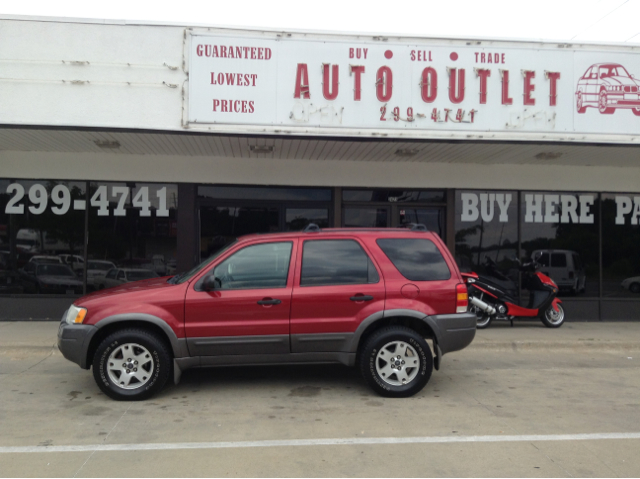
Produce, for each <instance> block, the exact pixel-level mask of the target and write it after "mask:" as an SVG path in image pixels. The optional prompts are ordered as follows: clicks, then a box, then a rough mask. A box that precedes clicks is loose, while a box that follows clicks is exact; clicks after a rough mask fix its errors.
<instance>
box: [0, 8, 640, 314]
mask: <svg viewBox="0 0 640 479" xmlns="http://www.w3.org/2000/svg"><path fill="white" fill-rule="evenodd" d="M0 26H1V28H0V39H1V40H2V41H0V65H1V68H2V69H1V73H0V105H2V107H1V108H0V118H1V119H0V262H1V264H0V268H1V269H0V305H2V306H3V307H2V308H0V309H1V310H2V311H4V312H3V313H2V316H3V318H4V317H6V318H9V317H11V318H23V317H24V318H41V317H56V316H57V315H59V314H62V311H63V310H64V308H65V307H66V305H68V303H69V301H70V299H71V298H72V297H76V296H77V295H78V294H80V293H81V292H83V291H90V290H92V289H94V288H96V287H100V284H98V282H96V280H95V277H99V276H100V275H101V274H105V271H104V270H103V271H102V273H101V272H100V268H105V264H109V263H111V264H113V265H116V266H118V267H122V268H137V269H148V270H150V271H153V272H154V273H157V274H161V275H164V274H172V273H173V272H174V271H182V270H186V269H188V268H190V267H192V266H193V265H194V264H196V263H197V262H198V261H199V260H200V259H201V258H203V257H206V256H208V255H209V254H211V253H213V252H214V251H216V250H217V249H219V248H220V247H222V246H224V244H226V243H228V242H229V241H231V240H233V239H234V238H235V237H237V236H239V235H242V234H247V233H254V232H268V231H283V230H292V229H300V228H303V227H304V226H305V225H306V224H308V223H309V222H314V223H317V224H319V225H320V226H325V227H327V226H348V227H389V226H399V225H402V224H406V223H412V222H419V223H425V224H426V225H427V226H428V227H429V228H430V229H432V230H435V231H437V232H438V233H439V234H440V235H441V236H442V238H443V239H444V240H445V242H446V243H447V245H448V246H449V248H450V249H451V250H452V251H454V253H455V256H456V259H457V260H458V263H459V265H460V267H461V268H463V269H473V270H477V271H481V270H482V268H483V263H484V261H485V257H487V256H489V257H490V258H491V259H493V260H495V261H496V262H497V263H498V264H499V265H500V267H501V270H502V271H503V272H504V278H505V281H507V280H509V281H512V283H513V284H514V285H515V288H516V289H518V287H517V285H518V278H517V271H516V268H515V263H514V261H513V259H514V258H515V257H519V258H521V259H527V258H530V257H531V256H532V255H533V254H537V255H541V261H542V263H543V270H545V272H548V273H549V274H550V275H551V276H552V277H554V279H555V280H556V281H557V282H558V284H560V285H561V286H562V289H563V301H564V304H565V305H566V310H567V314H568V319H569V320H572V319H574V320H626V319H628V320H636V319H640V278H638V281H637V283H636V280H635V278H636V277H637V276H638V277H640V253H638V251H637V250H638V247H637V244H640V230H639V228H640V227H639V226H638V220H639V218H640V146H639V145H640V96H639V95H640V91H639V87H640V80H636V78H635V76H636V75H637V76H638V77H639V78H640V54H639V53H640V49H639V48H640V47H630V46H617V45H567V44H556V43H540V42H514V41H510V42H507V41H492V40H468V39H439V38H413V37H411V38H410V37H407V38H395V37H380V36H371V35H364V34H359V35H346V34H344V35H343V34H340V35H337V34H321V33H309V32H283V31H256V30H238V29H224V28H206V27H190V26H178V25H151V24H149V25H143V24H139V23H136V24H129V23H117V22H98V21H85V20H75V19H40V18H28V17H2V18H0ZM61 255H75V256H77V257H79V258H77V259H76V260H70V259H69V257H68V256H64V257H62V256H61ZM34 256H57V257H60V258H62V261H63V263H61V264H62V265H63V266H66V267H67V271H69V270H70V271H72V273H73V274H75V275H77V281H78V282H75V283H74V282H72V281H70V280H69V279H64V277H65V274H66V273H64V272H63V271H62V269H59V270H58V273H59V276H60V278H58V279H57V280H56V281H51V280H50V281H48V282H47V281H46V280H42V279H41V278H38V275H37V274H35V273H34V272H33V271H29V270H30V269H32V268H30V267H29V265H28V263H29V262H31V263H33V262H34V261H33V260H31V258H32V257H34ZM30 260H31V261H30ZM50 261H53V260H51V259H50ZM99 262H103V263H102V265H100V264H99ZM63 269H64V268H63ZM78 283H79V284H78ZM0 319H2V318H0Z"/></svg>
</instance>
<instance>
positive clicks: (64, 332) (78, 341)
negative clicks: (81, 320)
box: [58, 317, 98, 369]
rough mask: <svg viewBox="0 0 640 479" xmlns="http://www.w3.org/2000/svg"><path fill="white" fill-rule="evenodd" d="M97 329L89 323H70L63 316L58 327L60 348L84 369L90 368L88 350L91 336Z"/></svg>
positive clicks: (63, 353)
mask: <svg viewBox="0 0 640 479" xmlns="http://www.w3.org/2000/svg"><path fill="white" fill-rule="evenodd" d="M97 331H98V328H96V327H95V326H92V325H89V324H69V323H67V322H66V321H65V320H64V317H63V319H62V322H61V323H60V327H59V328H58V349H59V350H60V352H61V353H62V355H63V356H64V357H65V358H66V359H68V360H69V361H71V362H73V363H76V364H77V365H78V366H80V367H81V368H82V369H89V367H90V366H91V364H90V363H89V361H88V358H87V351H88V350H89V345H90V344H91V338H92V337H93V335H94V334H96V332H97Z"/></svg>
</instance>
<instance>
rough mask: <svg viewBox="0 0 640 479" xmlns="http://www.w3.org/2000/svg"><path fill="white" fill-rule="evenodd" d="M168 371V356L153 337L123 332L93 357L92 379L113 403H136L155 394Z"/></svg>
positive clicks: (111, 337)
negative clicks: (114, 400)
mask: <svg viewBox="0 0 640 479" xmlns="http://www.w3.org/2000/svg"><path fill="white" fill-rule="evenodd" d="M170 371H171V354H170V353H169V351H168V348H167V346H166V345H165V343H164V341H162V340H161V339H160V338H159V337H158V336H157V335H156V334H154V333H152V332H150V331H145V330H142V329H122V330H120V331H116V332H115V333H113V334H110V335H109V336H107V337H106V338H105V339H104V340H103V341H102V342H101V343H100V344H99V345H98V349H97V350H96V353H95V355H94V357H93V377H94V378H95V380H96V383H98V386H99V387H100V389H102V391H103V392H104V393H105V394H106V395H107V396H109V397H110V398H112V399H117V400H121V401H122V400H125V401H127V400H128V401H136V400H141V399H147V398H148V397H151V396H152V395H153V394H155V393H157V392H158V391H160V390H161V389H162V387H163V386H164V385H165V383H166V382H167V379H168V378H169V373H170Z"/></svg>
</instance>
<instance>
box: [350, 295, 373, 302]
mask: <svg viewBox="0 0 640 479" xmlns="http://www.w3.org/2000/svg"><path fill="white" fill-rule="evenodd" d="M349 299H350V300H351V301H371V300H372V299H373V296H365V295H362V294H360V295H358V294H356V295H355V296H351V297H350V298H349Z"/></svg>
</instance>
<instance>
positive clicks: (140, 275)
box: [127, 271, 158, 281]
mask: <svg viewBox="0 0 640 479" xmlns="http://www.w3.org/2000/svg"><path fill="white" fill-rule="evenodd" d="M157 277H158V274H157V273H154V272H153V271H127V279H128V280H129V281H140V280H141V279H149V278H157Z"/></svg>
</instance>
